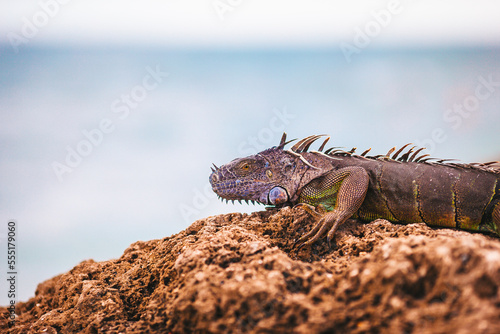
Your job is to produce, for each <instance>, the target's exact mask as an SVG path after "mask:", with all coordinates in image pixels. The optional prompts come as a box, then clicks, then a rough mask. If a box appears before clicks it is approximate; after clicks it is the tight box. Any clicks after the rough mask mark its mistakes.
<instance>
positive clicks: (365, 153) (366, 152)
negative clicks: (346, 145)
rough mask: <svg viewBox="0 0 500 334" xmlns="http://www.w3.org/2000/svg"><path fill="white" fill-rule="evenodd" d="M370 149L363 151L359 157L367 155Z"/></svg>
mask: <svg viewBox="0 0 500 334" xmlns="http://www.w3.org/2000/svg"><path fill="white" fill-rule="evenodd" d="M371 149H372V148H371V147H370V148H369V149H367V150H366V151H364V152H363V153H361V156H362V157H364V156H366V155H367V154H368V152H370V150H371Z"/></svg>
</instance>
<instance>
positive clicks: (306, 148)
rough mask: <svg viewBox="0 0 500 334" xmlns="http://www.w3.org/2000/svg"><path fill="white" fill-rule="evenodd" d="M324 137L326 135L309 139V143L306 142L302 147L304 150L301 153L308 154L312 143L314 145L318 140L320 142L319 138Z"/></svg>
mask: <svg viewBox="0 0 500 334" xmlns="http://www.w3.org/2000/svg"><path fill="white" fill-rule="evenodd" d="M322 136H324V135H316V136H313V137H312V138H311V139H309V140H308V141H306V142H305V143H304V145H303V146H302V149H301V151H302V152H307V150H308V149H309V147H310V146H311V144H312V143H314V142H315V141H316V140H318V139H319V138H321V137H322Z"/></svg>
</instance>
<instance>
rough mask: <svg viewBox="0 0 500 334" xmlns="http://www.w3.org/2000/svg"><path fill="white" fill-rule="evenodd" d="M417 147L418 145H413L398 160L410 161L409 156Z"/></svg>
mask: <svg viewBox="0 0 500 334" xmlns="http://www.w3.org/2000/svg"><path fill="white" fill-rule="evenodd" d="M415 147H416V146H412V147H411V148H410V149H409V150H408V152H406V153H405V154H403V155H402V156H401V158H399V159H398V161H403V162H405V161H408V157H409V156H410V154H411V153H412V152H413V149H414V148H415Z"/></svg>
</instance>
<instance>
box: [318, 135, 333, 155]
mask: <svg viewBox="0 0 500 334" xmlns="http://www.w3.org/2000/svg"><path fill="white" fill-rule="evenodd" d="M329 140H330V137H327V138H326V139H325V141H324V142H323V144H321V146H320V147H319V149H318V152H321V151H323V149H324V148H325V145H326V143H328V141H329Z"/></svg>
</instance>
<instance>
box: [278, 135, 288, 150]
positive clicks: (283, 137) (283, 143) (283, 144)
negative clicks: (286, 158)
mask: <svg viewBox="0 0 500 334" xmlns="http://www.w3.org/2000/svg"><path fill="white" fill-rule="evenodd" d="M285 143H286V132H283V135H282V136H281V140H280V144H279V145H278V147H280V148H283V147H285Z"/></svg>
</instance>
